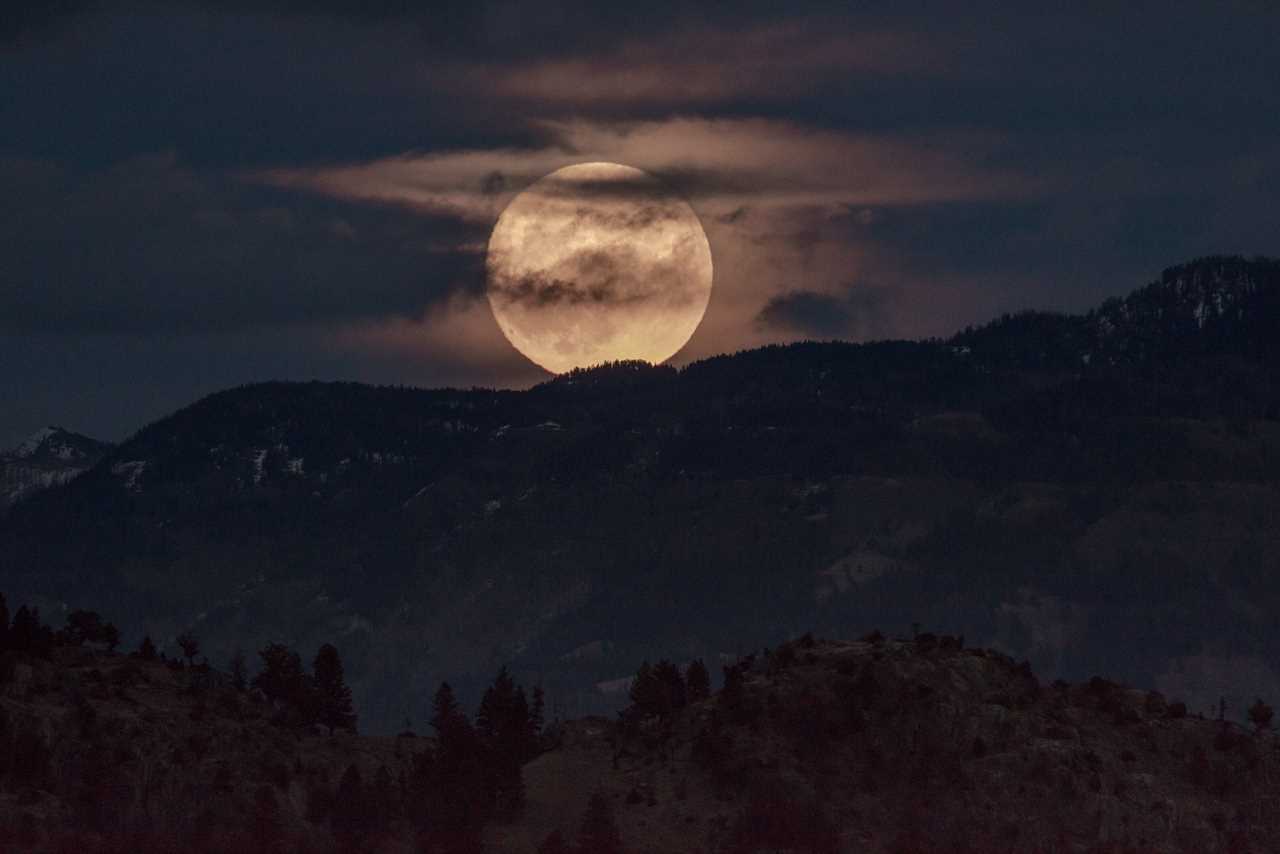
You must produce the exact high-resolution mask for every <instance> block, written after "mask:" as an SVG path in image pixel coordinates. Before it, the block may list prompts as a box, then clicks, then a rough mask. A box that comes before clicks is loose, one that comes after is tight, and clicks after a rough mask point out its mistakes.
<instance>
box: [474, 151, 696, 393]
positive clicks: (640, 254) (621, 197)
mask: <svg viewBox="0 0 1280 854" xmlns="http://www.w3.org/2000/svg"><path fill="white" fill-rule="evenodd" d="M485 266H486V271H487V274H488V290H487V293H488V297H489V305H490V307H492V309H493V315H494V317H495V318H496V319H497V321H498V326H499V327H501V329H502V332H503V334H505V335H506V336H507V339H508V340H509V341H510V342H511V343H512V344H513V345H514V346H515V348H516V349H517V350H519V351H520V352H521V353H523V354H524V355H525V356H527V357H529V359H531V360H533V361H534V362H536V363H537V364H539V365H541V366H542V367H544V368H546V369H547V370H548V371H551V372H553V373H563V372H565V371H568V370H570V369H572V368H579V367H587V366H590V365H596V364H599V363H601V362H606V361H613V360H618V359H643V360H645V361H647V362H653V363H655V364H657V363H659V362H663V361H665V360H667V359H669V358H671V357H672V356H673V355H675V353H676V351H678V350H679V349H680V348H681V347H683V346H684V345H685V342H687V341H688V340H689V337H690V336H691V335H693V331H694V330H695V329H697V327H698V324H699V323H700V322H701V321H702V315H703V313H704V312H705V311H706V309H707V301H708V300H709V299H710V298H711V279H712V269H711V247H710V246H709V245H708V244H707V236H706V234H705V233H704V232H703V230H702V224H701V223H700V222H699V221H698V217H697V215H696V214H695V213H694V212H693V209H692V208H691V207H689V205H688V203H687V202H685V201H684V200H683V199H681V198H679V197H677V196H676V195H675V194H673V193H672V192H671V190H670V189H668V188H667V187H665V186H664V185H663V184H662V182H660V181H658V180H657V179H656V178H654V177H653V176H652V175H650V174H648V173H647V172H643V171H641V170H639V169H634V168H632V167H630V166H622V165H619V164H617V163H580V164H577V165H575V166H566V167H564V168H563V169H558V170H556V171H555V172H552V173H551V174H550V175H547V176H545V177H543V178H541V179H539V180H538V181H536V182H534V183H533V184H532V185H530V186H529V187H528V188H527V189H525V190H524V191H523V192H521V193H520V194H519V195H517V196H516V197H515V198H514V199H512V201H511V203H510V204H509V205H507V207H506V209H505V210H504V211H503V212H502V215H501V216H499V217H498V222H497V225H495V226H494V228H493V234H492V235H491V236H490V238H489V250H488V255H487V256H486V261H485Z"/></svg>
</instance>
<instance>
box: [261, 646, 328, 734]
mask: <svg viewBox="0 0 1280 854" xmlns="http://www.w3.org/2000/svg"><path fill="white" fill-rule="evenodd" d="M258 655H259V656H260V657H261V658H262V672H261V673H259V674H258V675H257V676H255V677H253V687H255V688H257V689H258V690H259V691H261V692H262V695H263V696H264V697H266V698H267V699H268V700H270V701H271V703H272V704H273V705H275V706H276V708H277V709H280V710H281V711H282V712H283V713H285V714H286V715H291V717H292V723H294V724H297V725H302V726H307V725H310V724H312V723H314V722H315V721H316V691H315V687H314V684H313V681H312V679H311V677H309V676H308V675H307V674H306V672H305V671H304V670H303V669H302V658H301V657H300V656H299V655H298V653H296V652H294V651H293V650H291V649H289V647H287V646H285V645H284V644H281V643H272V644H267V646H266V647H264V648H263V649H262V650H260V651H259V652H258Z"/></svg>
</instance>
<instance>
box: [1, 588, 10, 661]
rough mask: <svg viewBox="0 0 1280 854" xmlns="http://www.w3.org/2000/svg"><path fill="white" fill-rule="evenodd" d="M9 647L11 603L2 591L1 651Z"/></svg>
mask: <svg viewBox="0 0 1280 854" xmlns="http://www.w3.org/2000/svg"><path fill="white" fill-rule="evenodd" d="M8 648H9V603H8V602H7V601H5V598H4V594H3V593H0V651H3V650H6V649H8Z"/></svg>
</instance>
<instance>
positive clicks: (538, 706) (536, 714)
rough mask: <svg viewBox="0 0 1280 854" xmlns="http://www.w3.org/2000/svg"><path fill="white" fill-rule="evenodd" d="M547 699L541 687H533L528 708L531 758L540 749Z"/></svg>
mask: <svg viewBox="0 0 1280 854" xmlns="http://www.w3.org/2000/svg"><path fill="white" fill-rule="evenodd" d="M546 709H547V698H546V695H545V694H544V693H543V691H542V686H541V685H535V686H534V687H533V704H532V705H531V706H530V707H529V743H530V744H531V745H532V754H533V755H532V756H530V758H533V756H536V755H537V754H538V753H539V752H540V751H541V749H542V746H541V744H542V729H543V727H545V726H546V723H547V722H546Z"/></svg>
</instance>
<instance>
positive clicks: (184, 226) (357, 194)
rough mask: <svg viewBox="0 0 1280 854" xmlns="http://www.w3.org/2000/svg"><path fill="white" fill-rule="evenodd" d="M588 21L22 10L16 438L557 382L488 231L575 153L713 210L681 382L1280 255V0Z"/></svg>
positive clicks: (862, 7)
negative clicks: (1163, 274) (747, 356)
mask: <svg viewBox="0 0 1280 854" xmlns="http://www.w3.org/2000/svg"><path fill="white" fill-rule="evenodd" d="M600 5H601V4H594V3H583V4H575V3H568V2H566V3H518V2H517V3H483V2H466V3H459V4H456V7H454V8H453V9H450V7H449V6H448V4H438V3H436V4H411V3H405V2H392V0H372V1H370V0H365V2H346V0H327V2H318V3H311V4H305V3H300V2H289V0H279V2H251V0H243V2H219V3H212V2H210V3H207V4H205V3H196V2H189V3H180V2H170V3H159V2H156V3H148V2H132V3H113V2H110V0H101V2H75V0H62V1H61V2H49V0H43V1H42V2H39V3H24V2H19V3H18V4H17V6H16V8H15V7H14V6H13V5H12V4H11V5H10V6H7V7H6V10H5V13H4V15H3V16H2V17H0V130H2V132H0V246H2V247H3V254H2V255H0V259H2V260H0V400H3V401H4V405H3V406H0V447H3V446H8V445H10V444H13V443H14V442H16V441H18V440H19V439H20V438H21V437H22V436H23V435H25V434H27V433H30V432H32V431H33V430H35V429H36V428H38V427H40V426H43V425H44V424H47V423H56V424H60V425H63V426H65V427H67V428H70V429H74V430H79V431H82V432H86V433H89V434H91V435H94V436H96V437H99V438H105V439H113V440H115V439H120V438H123V437H124V436H126V435H127V434H129V433H130V432H132V431H133V430H135V429H137V428H139V427H141V426H142V425H143V424H144V423H146V422H148V421H150V420H153V419H155V418H157V417H160V416H162V415H164V414H166V413H168V412H169V411H171V410H173V409H175V408H177V407H179V406H182V405H185V404H187V403H189V402H192V401H193V400H195V399H196V398H198V397H200V396H201V395H203V394H206V393H208V392H211V391H214V390H217V389H219V388H223V387H226V386H230V385H235V384H240V383H246V382H256V381H261V380H269V379H312V378H317V379H354V380H361V381H367V382H378V383H403V384H414V385H462V386H469V385H473V384H479V385H497V386H514V387H520V386H526V385H528V384H530V383H532V382H536V381H538V380H540V379H543V378H545V377H546V376H547V375H546V374H545V373H543V372H542V371H541V370H540V369H539V368H537V367H535V366H534V365H532V364H531V363H529V362H528V361H527V360H526V359H524V358H523V357H522V356H521V355H520V354H519V353H517V352H516V351H515V350H514V349H513V348H512V347H511V346H510V345H509V344H508V343H507V342H506V340H505V339H504V338H503V336H502V334H501V332H500V331H499V330H498V328H497V326H496V325H495V323H494V321H493V318H492V315H491V314H490V311H489V308H488V304H487V302H486V301H485V299H484V297H483V293H484V257H483V252H484V246H485V241H486V240H487V237H488V234H489V230H490V228H491V227H492V225H493V222H494V220H495V218H496V216H497V214H498V213H499V212H500V211H501V210H502V207H503V206H504V205H505V204H506V202H508V201H509V200H510V199H511V198H512V196H513V194H514V193H515V192H517V191H519V190H520V189H521V188H523V187H525V186H527V185H528V184H529V183H530V182H532V181H534V180H536V179H537V178H538V177H540V176H542V175H544V174H546V173H548V172H550V171H552V170H554V169H556V168H559V167H561V166H564V165H567V164H571V163H576V162H582V161H589V160H611V161H616V162H620V163H625V164H629V165H632V166H636V167H639V168H642V169H645V170H648V171H650V172H652V173H654V174H655V175H657V176H659V177H660V178H661V179H663V180H664V181H666V182H667V183H668V184H669V185H670V186H672V187H674V188H676V189H677V190H678V191H679V192H680V193H681V194H682V195H683V196H684V197H685V198H686V199H688V201H689V202H690V203H691V204H692V205H693V207H694V209H695V210H696V212H697V213H698V215H699V217H700V218H701V220H702V223H703V226H704V227H705V229H706V231H707V234H708V237H709V240H710V244H711V249H712V253H713V257H714V261H715V289H714V291H713V293H712V297H711V302H710V306H709V308H708V310H707V314H706V317H705V319H704V321H703V324H702V326H701V327H700V328H699V329H698V331H697V332H695V333H694V336H693V338H692V340H691V341H690V342H689V343H688V345H687V346H686V347H685V348H684V350H682V351H681V352H680V353H679V354H678V355H677V356H676V357H675V359H674V362H675V363H677V364H683V363H686V362H688V361H690V360H693V359H698V358H702V357H705V356H708V355H711V354H715V353H720V352H725V351H733V350H738V349H742V348H747V347H754V346H758V345H761V344H765V343H768V342H774V341H792V340H797V339H802V338H823V339H826V338H843V339H849V340H855V341H856V340H867V339H875V338H886V337H920V336H932V335H946V334H949V333H951V332H953V331H956V330H957V329H959V328H961V327H963V326H965V325H966V324H969V323H977V322H982V321H984V320H987V319H989V318H991V317H992V316H994V315H997V314H999V313H1000V312H1004V311H1013V310H1017V309H1023V308H1031V307H1036V308H1052V309H1063V310H1080V309H1084V308H1087V307H1089V306H1090V305H1093V304H1095V303H1097V302H1098V301H1100V300H1101V299H1103V298H1105V297H1106V296H1110V295H1114V294H1120V293H1123V292H1126V291H1128V290H1130V289H1132V288H1134V287H1136V286H1138V285H1141V284H1143V283H1145V282H1146V281H1149V280H1151V279H1152V278H1154V277H1155V276H1156V275H1157V274H1158V273H1159V271H1160V269H1161V268H1162V267H1165V266H1169V265H1172V264H1175V263H1178V262H1181V261H1184V260H1188V259H1191V258H1193V257H1196V256H1199V255H1205V254H1211V253H1240V254H1246V255H1253V254H1276V253H1277V252H1278V251H1280V247H1278V246H1277V233H1278V232H1277V222H1278V219H1277V216H1278V215H1277V211H1278V210H1280V49H1277V45H1280V7H1277V5H1276V4H1275V2H1274V0H1258V2H1214V3H1188V2H1176V0H1174V2H1161V3H1130V4H1117V3H1077V4H1069V5H1068V4H1010V3H990V4H986V3H981V2H975V3H967V4H957V3H928V2H903V1H902V0H898V2H893V3H847V2H846V3H831V4H812V5H809V6H804V5H802V4H794V3H792V4H782V3H778V2H776V0H775V2H761V3H752V2H746V3H734V4H720V5H719V6H718V7H715V8H711V7H707V8H706V10H704V11H696V10H695V8H694V7H689V6H686V5H685V4H671V5H669V6H668V5H664V4H663V3H661V2H649V3H639V4H626V5H622V4H618V6H617V8H611V9H607V10H606V9H602V8H598V7H599V6H600ZM1032 5H1035V6H1038V7H1039V8H1038V9H1034V10H1033V9H1032V8H1030V7H1031V6H1032ZM1121 6H1123V9H1121V10H1120V11H1117V9H1118V8H1119V7H1121ZM784 8H785V9H786V11H785V12H783V11H779V10H781V9H784ZM418 9H422V10H426V11H417V10H418ZM1010 9H1018V10H1019V11H1014V12H1011V11H1010ZM228 10H231V11H228ZM315 10H319V11H315Z"/></svg>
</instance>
